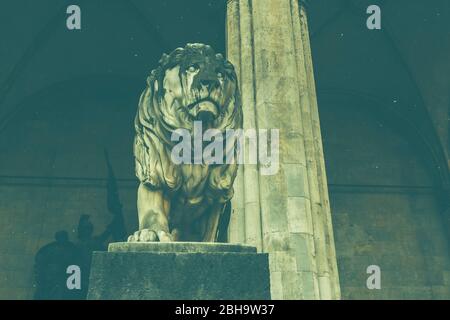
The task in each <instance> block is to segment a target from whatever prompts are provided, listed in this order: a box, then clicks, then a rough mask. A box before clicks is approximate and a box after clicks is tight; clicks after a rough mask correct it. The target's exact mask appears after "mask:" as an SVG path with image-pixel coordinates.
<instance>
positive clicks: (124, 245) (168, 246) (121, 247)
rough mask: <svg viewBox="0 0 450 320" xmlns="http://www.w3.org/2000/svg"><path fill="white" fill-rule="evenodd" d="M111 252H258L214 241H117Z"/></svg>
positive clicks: (248, 247)
mask: <svg viewBox="0 0 450 320" xmlns="http://www.w3.org/2000/svg"><path fill="white" fill-rule="evenodd" d="M108 251H109V252H152V253H223V252H233V253H256V248H255V247H252V246H249V245H245V244H232V243H213V242H115V243H110V244H109V247H108Z"/></svg>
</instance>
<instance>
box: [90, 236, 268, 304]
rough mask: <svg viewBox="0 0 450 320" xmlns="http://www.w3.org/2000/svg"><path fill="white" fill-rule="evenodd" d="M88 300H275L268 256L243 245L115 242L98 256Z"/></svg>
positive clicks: (93, 262)
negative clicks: (270, 280)
mask: <svg viewBox="0 0 450 320" xmlns="http://www.w3.org/2000/svg"><path fill="white" fill-rule="evenodd" d="M88 299H89V300H98V299H105V300H110V299H113V300H128V299H130V300H137V299H139V300H142V299H143V300H166V299H173V300H179V299H188V300H190V299H192V300H204V299H230V300H237V299H251V300H256V299H270V283H269V263H268V255H267V254H264V253H263V254H258V253H256V248H254V247H251V246H247V245H237V244H223V243H193V242H172V243H112V244H110V245H109V248H108V252H94V254H93V257H92V266H91V275H90V282H89V292H88Z"/></svg>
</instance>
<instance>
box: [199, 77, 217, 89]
mask: <svg viewBox="0 0 450 320" xmlns="http://www.w3.org/2000/svg"><path fill="white" fill-rule="evenodd" d="M200 84H201V85H202V86H204V87H207V88H210V89H211V88H215V87H217V86H218V85H219V84H220V83H219V80H217V79H202V80H200Z"/></svg>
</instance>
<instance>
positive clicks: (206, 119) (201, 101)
mask: <svg viewBox="0 0 450 320" xmlns="http://www.w3.org/2000/svg"><path fill="white" fill-rule="evenodd" d="M147 83H148V89H149V90H148V92H147V93H146V94H147V97H144V98H147V102H149V103H150V104H151V107H153V108H152V109H153V110H151V111H150V112H149V116H150V117H151V118H152V121H154V123H155V124H156V126H157V127H159V129H161V133H162V132H163V131H168V132H170V131H172V130H174V129H179V128H185V129H188V130H191V129H192V127H193V123H194V121H202V122H203V127H204V128H205V129H206V128H215V129H219V130H225V129H227V128H233V129H234V128H240V127H242V110H241V105H240V97H239V90H238V87H237V76H236V73H235V71H234V68H233V65H232V64H231V63H230V62H228V61H227V60H226V59H224V57H223V56H222V55H221V54H216V53H215V52H214V50H213V49H212V48H211V47H210V46H208V45H204V44H188V45H187V46H186V47H185V48H178V49H176V50H174V51H173V52H172V53H171V54H169V55H167V54H164V55H163V56H162V58H161V60H160V62H159V66H158V68H156V69H155V70H153V71H152V72H151V75H150V76H149V78H148V79H147ZM150 95H151V96H152V97H151V99H152V101H148V98H150ZM150 104H149V105H148V106H149V107H150ZM164 135H166V134H164Z"/></svg>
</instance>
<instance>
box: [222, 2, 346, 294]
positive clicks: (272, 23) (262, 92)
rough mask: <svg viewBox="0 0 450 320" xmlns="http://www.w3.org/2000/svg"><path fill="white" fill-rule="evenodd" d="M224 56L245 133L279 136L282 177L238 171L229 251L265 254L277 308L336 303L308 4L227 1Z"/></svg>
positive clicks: (253, 170) (254, 168)
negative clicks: (239, 246) (233, 74)
mask: <svg viewBox="0 0 450 320" xmlns="http://www.w3.org/2000/svg"><path fill="white" fill-rule="evenodd" d="M227 56H228V59H229V60H230V61H231V62H232V63H233V64H234V65H235V67H236V71H237V74H238V77H239V80H240V85H241V93H242V103H243V108H244V128H257V129H279V130H280V131H279V132H280V170H279V171H278V173H277V174H276V175H273V176H263V175H261V174H260V171H259V169H258V167H257V166H254V165H253V166H252V165H244V166H242V167H241V169H240V171H239V173H238V178H237V179H236V182H235V191H236V192H235V197H234V199H233V213H232V217H231V220H230V229H229V238H230V242H244V243H248V244H251V245H253V246H256V247H257V248H258V249H259V250H262V251H263V252H268V253H269V254H270V255H269V257H270V258H269V260H270V272H271V292H272V298H274V299H339V298H340V289H339V279H338V272H337V265H336V254H335V249H334V239H333V229H332V224H331V214H330V206H329V199H328V189H327V180H326V175H325V165H324V156H323V150H322V140H321V133H320V123H319V115H318V108H317V101H316V92H315V84H314V74H313V67H312V59H311V49H310V44H309V34H308V24H307V19H306V11H305V8H304V5H303V1H301V3H300V4H299V1H298V0H228V3H227Z"/></svg>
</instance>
